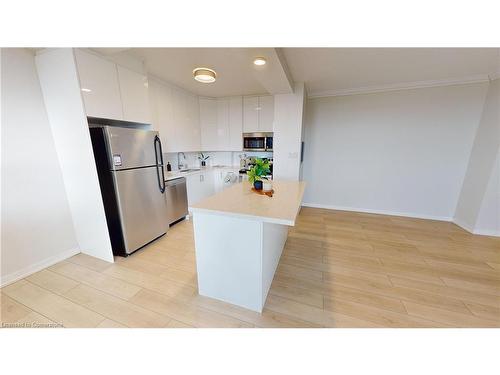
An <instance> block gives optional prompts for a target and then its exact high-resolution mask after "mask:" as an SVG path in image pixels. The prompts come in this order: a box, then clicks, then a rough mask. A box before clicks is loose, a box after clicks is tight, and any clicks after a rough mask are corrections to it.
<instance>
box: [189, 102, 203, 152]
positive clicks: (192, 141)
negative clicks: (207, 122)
mask: <svg viewBox="0 0 500 375" xmlns="http://www.w3.org/2000/svg"><path fill="white" fill-rule="evenodd" d="M186 104H187V105H186V108H187V113H186V117H187V127H188V131H187V137H188V138H187V140H186V143H187V149H186V151H199V150H200V148H201V133H200V107H199V104H198V97H197V96H195V95H191V94H187V103H186Z"/></svg>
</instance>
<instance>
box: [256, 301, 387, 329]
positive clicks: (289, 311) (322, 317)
mask: <svg viewBox="0 0 500 375" xmlns="http://www.w3.org/2000/svg"><path fill="white" fill-rule="evenodd" d="M266 308H268V309H269V310H272V311H276V312H279V313H282V314H286V315H290V316H293V317H296V318H299V319H303V320H306V321H309V322H313V323H316V324H320V325H323V326H325V327H336V328H341V327H342V328H352V327H356V328H370V327H380V325H378V324H376V323H373V322H370V321H366V320H363V319H358V318H356V317H353V316H349V315H345V314H341V313H336V312H332V311H329V310H324V309H319V308H317V307H313V306H310V305H305V304H303V303H299V302H295V301H292V300H289V299H286V298H283V297H279V296H275V295H269V296H268V297H267V301H266Z"/></svg>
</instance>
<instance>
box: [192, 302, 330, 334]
mask: <svg viewBox="0 0 500 375" xmlns="http://www.w3.org/2000/svg"><path fill="white" fill-rule="evenodd" d="M193 302H194V303H195V304H196V305H197V306H200V307H204V308H206V309H208V310H212V311H215V312H219V313H221V314H224V315H229V316H232V317H233V318H236V319H239V320H242V321H244V322H248V323H251V324H254V325H255V326H256V327H261V328H315V327H321V326H320V325H318V324H314V323H311V322H307V321H305V320H301V319H297V318H294V317H291V316H288V315H285V314H281V313H278V312H275V311H272V310H268V309H266V308H265V309H264V310H263V311H262V313H257V312H255V311H251V310H248V309H245V308H243V307H239V306H235V305H231V304H229V303H225V302H222V301H217V300H215V299H213V298H208V297H204V296H200V295H198V296H196V297H195V298H194V300H193ZM321 305H323V301H321Z"/></svg>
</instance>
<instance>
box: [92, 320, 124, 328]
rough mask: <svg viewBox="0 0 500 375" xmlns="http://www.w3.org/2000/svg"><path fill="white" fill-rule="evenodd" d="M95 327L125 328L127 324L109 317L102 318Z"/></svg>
mask: <svg viewBox="0 0 500 375" xmlns="http://www.w3.org/2000/svg"><path fill="white" fill-rule="evenodd" d="M97 328H127V326H125V325H123V324H120V323H118V322H115V321H114V320H111V319H104V320H103V321H102V322H101V323H99V325H98V326H97Z"/></svg>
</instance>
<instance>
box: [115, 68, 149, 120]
mask: <svg viewBox="0 0 500 375" xmlns="http://www.w3.org/2000/svg"><path fill="white" fill-rule="evenodd" d="M117 69H118V80H119V83H120V93H121V100H122V106H123V119H124V120H126V121H132V122H141V123H145V124H149V123H150V122H151V116H150V113H149V96H148V79H147V77H146V76H144V75H142V74H139V73H137V72H134V71H132V70H130V69H127V68H123V67H121V66H119V65H118V67H117Z"/></svg>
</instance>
